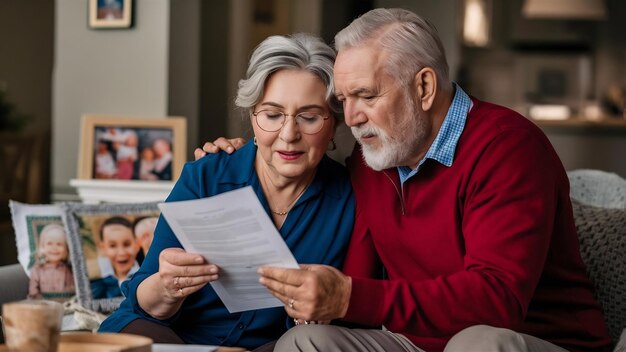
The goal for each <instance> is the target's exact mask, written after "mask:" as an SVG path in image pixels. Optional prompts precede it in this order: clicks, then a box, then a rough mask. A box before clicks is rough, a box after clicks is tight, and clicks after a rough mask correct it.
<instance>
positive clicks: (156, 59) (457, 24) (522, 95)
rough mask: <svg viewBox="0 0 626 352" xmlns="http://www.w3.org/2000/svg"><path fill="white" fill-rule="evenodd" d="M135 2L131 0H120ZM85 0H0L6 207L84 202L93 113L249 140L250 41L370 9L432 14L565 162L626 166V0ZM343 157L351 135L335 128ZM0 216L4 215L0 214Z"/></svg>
mask: <svg viewBox="0 0 626 352" xmlns="http://www.w3.org/2000/svg"><path fill="white" fill-rule="evenodd" d="M124 1H130V0H124ZM88 5H89V1H88V0H56V1H52V0H0V175H2V176H0V200H2V202H3V204H2V205H1V207H2V211H1V212H0V214H2V215H1V216H2V217H3V218H4V219H5V220H6V219H7V218H8V217H9V214H8V211H5V210H6V209H5V208H6V204H5V203H6V202H5V200H6V199H9V198H11V199H17V200H21V201H24V202H30V203H45V202H50V201H64V200H78V197H77V195H76V194H77V193H76V190H75V189H74V188H73V187H71V186H70V185H69V180H70V179H72V178H75V177H76V170H77V157H78V148H79V143H80V142H79V140H80V119H81V116H82V115H83V114H85V113H98V114H114V115H122V116H149V117H155V116H162V117H165V116H173V115H180V116H186V117H187V119H188V135H187V139H188V151H187V156H188V158H189V159H192V158H193V156H192V151H193V149H194V148H195V147H196V146H199V145H200V144H201V143H202V142H204V141H208V140H213V139H214V138H215V137H218V136H246V137H249V136H250V129H249V119H248V117H247V116H245V114H242V112H241V111H237V110H235V109H234V108H233V100H234V95H235V91H236V85H237V81H238V80H239V79H240V78H241V77H242V76H243V74H244V72H245V68H246V65H247V60H248V57H249V54H250V52H251V50H252V49H253V48H254V47H255V45H256V44H258V43H259V42H260V41H261V40H263V39H264V38H265V37H266V36H268V35H271V34H288V33H293V32H310V33H315V34H318V35H320V36H321V37H323V38H324V39H325V40H326V41H327V42H328V43H332V40H333V37H334V34H335V33H336V32H337V31H338V30H340V29H341V28H343V27H344V26H345V25H347V24H348V23H349V22H350V21H351V20H352V19H354V18H355V17H356V16H358V15H360V14H362V13H364V12H366V11H368V10H370V9H372V8H375V7H403V8H407V9H409V10H412V11H414V12H416V13H418V14H420V15H422V16H424V17H426V18H428V19H429V20H430V21H431V22H432V23H434V24H435V26H436V27H437V28H438V31H439V33H440V36H441V38H442V40H443V43H444V46H445V49H446V52H447V57H448V63H449V65H450V72H451V75H452V77H453V79H454V80H455V81H457V82H459V83H460V84H461V86H462V87H463V88H464V89H465V90H466V91H467V92H469V94H471V95H473V96H476V97H477V98H480V99H484V100H488V101H491V102H495V103H498V104H502V105H506V106H508V107H511V108H513V109H515V110H517V111H519V112H521V113H523V114H524V115H525V116H527V117H529V118H532V119H533V120H534V121H535V122H536V123H537V124H538V125H539V126H540V127H541V128H542V129H543V130H544V131H545V132H546V134H547V135H548V137H549V138H550V140H551V141H552V143H553V144H554V146H555V148H556V149H557V152H558V153H559V155H560V157H561V159H562V161H563V163H564V165H565V167H566V169H568V170H572V169H577V168H594V169H601V170H605V171H610V172H615V173H618V174H620V175H621V176H622V177H626V162H625V161H626V119H625V118H624V105H625V103H624V101H625V100H626V34H625V33H626V21H625V17H626V1H623V0H506V1H503V0H437V1H435V0H432V1H427V0H404V1H402V0H377V1H374V0H228V1H226V0H223V1H212V0H211V1H210V0H206V1H202V0H134V1H132V6H133V7H132V9H133V11H132V26H131V27H130V28H123V29H98V28H93V27H90V26H89V25H88V23H89V21H88V17H89V16H88V10H89V8H88ZM339 146H340V148H339V150H338V151H337V152H335V155H334V157H335V158H337V159H339V160H342V159H343V158H344V157H345V155H346V154H348V153H349V152H350V150H351V149H352V146H353V140H352V138H351V136H350V134H349V131H348V130H347V129H345V128H344V129H341V130H340V131H339ZM0 220H1V219H0Z"/></svg>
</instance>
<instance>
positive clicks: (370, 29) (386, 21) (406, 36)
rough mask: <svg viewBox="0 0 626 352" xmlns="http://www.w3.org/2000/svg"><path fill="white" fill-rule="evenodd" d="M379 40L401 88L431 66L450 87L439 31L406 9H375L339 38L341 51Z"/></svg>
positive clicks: (440, 79) (338, 47)
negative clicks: (420, 71) (419, 72)
mask: <svg viewBox="0 0 626 352" xmlns="http://www.w3.org/2000/svg"><path fill="white" fill-rule="evenodd" d="M369 41H375V42H378V43H379V44H380V46H381V47H382V48H383V49H384V50H386V52H387V54H388V55H389V59H388V61H387V64H386V65H385V70H386V72H387V73H388V74H390V75H391V76H392V77H394V78H395V79H396V81H397V82H398V83H399V84H400V85H401V86H407V85H408V84H409V83H410V82H412V80H413V78H414V76H415V74H416V73H417V72H418V71H419V70H421V69H422V68H424V67H431V68H432V69H433V70H435V73H436V74H437V81H438V83H439V84H438V85H439V86H440V87H447V86H450V78H449V74H448V63H447V61H446V54H445V51H444V48H443V45H442V44H441V40H440V39H439V35H438V34H437V29H435V26H433V25H432V24H431V23H430V22H428V21H427V20H426V19H423V18H421V17H420V16H418V15H416V14H415V13H413V12H411V11H408V10H404V9H382V8H379V9H374V10H371V11H369V12H367V13H366V14H364V15H362V16H361V17H359V18H357V19H355V20H354V21H352V23H350V25H348V27H346V28H344V29H342V30H341V31H340V32H339V33H337V35H336V36H335V47H336V48H337V51H341V50H343V49H347V48H350V47H355V46H359V45H362V44H365V43H366V42H369Z"/></svg>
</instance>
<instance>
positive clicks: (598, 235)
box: [572, 201, 626, 341]
mask: <svg viewBox="0 0 626 352" xmlns="http://www.w3.org/2000/svg"><path fill="white" fill-rule="evenodd" d="M572 206H573V210H574V219H575V222H576V229H577V231H578V237H579V240H580V252H581V256H582V259H583V261H584V262H585V264H586V265H587V272H588V274H589V276H590V278H591V280H592V281H593V283H594V286H595V289H596V297H597V299H598V301H599V302H600V304H601V306H602V309H603V311H604V317H605V321H606V323H607V325H608V328H609V332H610V334H611V337H612V338H613V341H617V340H618V339H619V336H620V334H621V333H622V329H624V327H625V326H626V299H624V298H625V297H626V209H609V208H598V207H594V206H589V205H584V204H581V203H579V202H576V201H572Z"/></svg>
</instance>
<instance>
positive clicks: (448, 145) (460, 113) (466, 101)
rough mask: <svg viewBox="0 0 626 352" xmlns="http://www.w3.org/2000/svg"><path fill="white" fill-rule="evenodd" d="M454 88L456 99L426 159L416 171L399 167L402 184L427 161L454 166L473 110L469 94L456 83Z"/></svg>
mask: <svg viewBox="0 0 626 352" xmlns="http://www.w3.org/2000/svg"><path fill="white" fill-rule="evenodd" d="M454 87H455V93H454V99H452V104H451V105H450V109H448V113H447V114H446V118H445V119H444V120H443V124H442V125H441V128H440V129H439V133H438V134H437V137H436V138H435V140H434V141H433V144H432V145H431V146H430V148H428V152H426V155H425V156H424V158H423V159H422V160H421V161H420V162H419V164H417V167H416V168H415V169H411V168H410V167H408V166H398V168H397V169H398V174H399V175H400V182H401V183H402V184H404V182H406V181H407V180H408V179H409V178H411V177H413V175H415V174H416V173H417V172H418V171H419V169H420V167H421V166H422V164H424V161H425V160H426V159H433V160H436V161H438V162H439V163H441V164H443V165H445V166H447V167H450V166H452V161H453V160H454V152H455V150H456V144H457V142H458V141H459V138H460V137H461V133H462V132H463V128H464V127H465V119H466V118H467V113H468V112H469V111H470V109H471V108H472V100H471V99H470V97H469V96H468V95H467V93H465V92H464V91H463V89H461V87H459V85H458V84H456V83H455V84H454Z"/></svg>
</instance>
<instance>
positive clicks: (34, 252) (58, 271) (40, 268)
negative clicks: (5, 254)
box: [9, 201, 75, 302]
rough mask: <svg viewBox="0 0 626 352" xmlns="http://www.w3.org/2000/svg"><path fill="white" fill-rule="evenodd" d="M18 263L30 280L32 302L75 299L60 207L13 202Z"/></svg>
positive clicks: (12, 211)
mask: <svg viewBox="0 0 626 352" xmlns="http://www.w3.org/2000/svg"><path fill="white" fill-rule="evenodd" d="M9 207H10V208H11V216H12V221H13V228H14V230H15V243H16V245H17V251H18V261H19V263H20V264H21V265H22V267H23V268H24V271H25V272H26V274H27V275H28V276H29V278H30V281H29V287H28V298H30V299H42V298H43V299H50V300H55V301H61V302H63V301H66V300H68V299H70V298H71V297H73V296H74V295H75V289H74V287H75V283H74V276H73V274H72V267H71V264H70V255H69V247H68V238H67V235H66V230H65V226H64V223H63V220H62V214H63V210H62V209H61V208H60V207H59V206H57V205H31V204H23V203H19V202H15V201H10V202H9Z"/></svg>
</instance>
